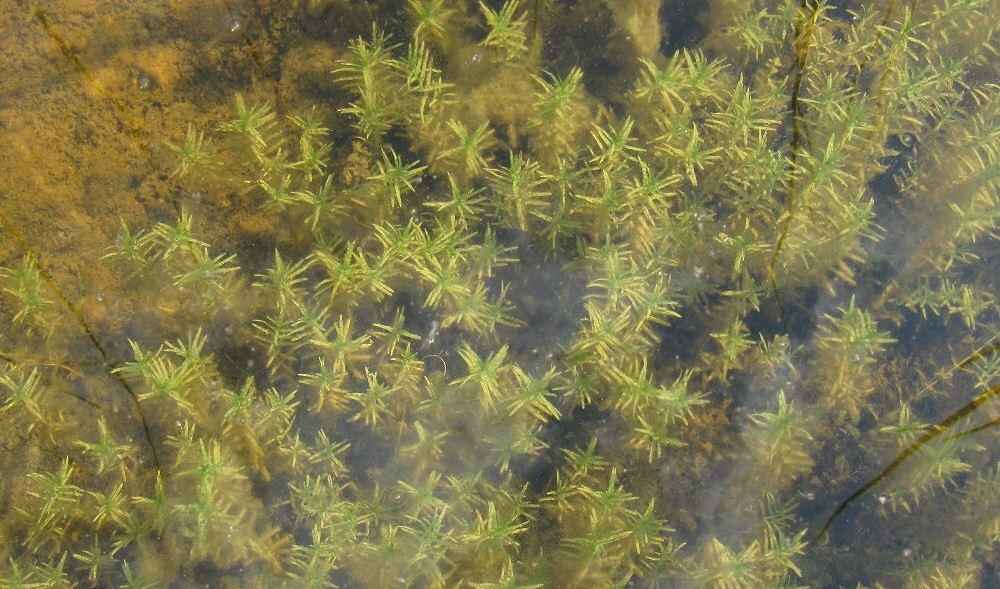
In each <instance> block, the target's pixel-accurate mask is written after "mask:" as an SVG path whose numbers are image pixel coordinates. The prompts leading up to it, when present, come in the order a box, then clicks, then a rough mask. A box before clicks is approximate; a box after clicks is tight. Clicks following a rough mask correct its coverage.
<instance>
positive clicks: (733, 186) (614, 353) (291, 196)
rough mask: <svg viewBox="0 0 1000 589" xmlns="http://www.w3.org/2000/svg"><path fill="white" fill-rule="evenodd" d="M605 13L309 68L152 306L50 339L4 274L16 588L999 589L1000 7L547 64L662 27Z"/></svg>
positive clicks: (143, 251) (473, 19) (22, 279)
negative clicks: (942, 586) (852, 543)
mask: <svg viewBox="0 0 1000 589" xmlns="http://www.w3.org/2000/svg"><path fill="white" fill-rule="evenodd" d="M591 4H593V6H590V5H588V4H587V3H576V4H573V5H572V6H571V5H569V4H567V5H566V6H562V5H559V4H558V3H551V2H532V3H526V2H518V1H511V2H503V3H501V2H479V3H476V4H475V5H473V3H446V2H437V1H430V2H424V1H416V0H410V1H408V2H407V3H406V4H405V5H404V4H403V3H401V2H397V3H389V4H387V5H386V8H390V7H395V8H398V9H399V10H400V11H402V12H403V13H405V14H406V17H405V18H404V19H403V20H402V22H397V21H393V23H394V24H386V25H385V26H381V25H373V24H372V23H371V22H367V21H366V22H364V23H363V24H362V25H358V24H357V23H355V24H347V25H345V26H349V27H353V29H352V30H353V32H352V33H351V35H352V36H353V38H351V39H350V40H346V39H341V38H339V37H337V36H336V35H334V36H332V37H330V38H327V37H323V38H322V39H319V38H317V39H313V41H314V42H315V43H317V44H319V45H324V44H336V45H335V46H333V47H329V48H330V49H331V52H330V53H329V54H328V55H327V59H329V63H327V62H324V64H323V66H322V67H323V69H324V72H326V73H324V74H323V75H322V78H323V80H324V84H325V85H321V87H322V88H323V89H324V90H323V94H322V96H313V97H312V98H313V102H319V104H317V105H316V106H313V105H311V104H306V103H305V101H304V99H302V98H301V97H299V96H295V97H294V98H292V97H284V98H285V99H283V100H278V99H277V98H275V99H273V100H264V99H263V98H262V97H263V94H264V93H263V92H261V91H260V88H256V87H254V88H250V89H244V90H242V91H241V92H239V93H236V98H235V114H232V115H225V116H223V115H217V114H216V115H210V116H214V117H215V120H212V121H201V122H200V123H199V124H198V125H194V124H192V125H191V126H189V127H188V128H187V129H188V130H187V134H186V139H185V142H184V143H183V144H182V145H180V146H174V145H172V144H168V148H169V152H170V153H171V154H172V155H173V156H174V157H175V159H176V168H175V170H176V171H175V172H174V174H173V175H172V176H169V175H167V174H163V176H165V177H167V181H168V182H171V183H173V184H172V187H174V188H176V192H177V194H178V195H180V196H179V198H180V199H181V202H179V203H178V206H177V207H176V209H175V210H174V211H173V217H172V218H170V217H168V218H163V217H161V216H157V217H156V221H155V222H153V223H151V224H150V225H151V226H150V227H149V228H147V229H139V228H136V227H135V223H134V222H128V223H126V222H125V221H122V223H121V230H120V236H119V239H118V240H117V241H116V242H115V244H114V245H110V244H109V246H110V247H109V249H108V253H107V255H106V256H105V258H106V260H107V262H108V265H109V267H110V270H109V271H110V272H113V273H114V275H115V276H116V278H118V279H120V284H121V285H124V286H120V287H115V286H114V285H112V286H111V287H112V288H115V291H116V292H115V295H116V296H118V297H120V298H121V300H122V301H123V307H122V308H123V309H125V311H123V313H126V314H127V315H128V316H127V317H124V318H120V319H119V318H117V316H116V317H115V318H114V320H112V321H107V322H106V323H107V325H102V326H101V327H100V329H97V328H94V329H92V328H90V327H89V324H88V323H87V322H86V321H85V320H83V319H79V320H77V321H75V322H66V321H59V322H58V325H59V328H60V329H62V328H63V327H65V325H66V324H67V323H69V324H70V325H71V326H80V327H81V330H82V331H83V332H85V333H83V334H78V336H75V337H67V338H64V339H62V340H59V339H58V338H52V337H51V334H52V333H53V330H54V326H55V325H56V324H57V320H59V319H65V317H64V315H67V314H68V315H74V316H79V317H82V314H80V313H78V312H76V311H74V309H76V306H75V304H74V302H73V301H72V300H71V299H70V298H69V297H66V296H62V295H61V294H60V292H61V291H59V290H58V289H57V288H55V285H54V284H53V283H52V282H51V280H50V279H49V278H48V277H47V275H46V274H45V273H44V272H43V269H44V268H45V266H44V265H42V264H40V263H39V261H38V260H39V259H40V258H38V257H33V256H31V255H29V254H28V253H25V255H24V257H22V258H21V262H20V265H17V263H16V262H15V263H14V265H13V267H12V268H5V269H4V270H3V271H2V273H0V275H2V279H3V281H4V293H5V294H6V296H5V297H4V307H3V308H2V311H3V312H4V313H5V314H6V316H8V317H9V318H10V319H11V320H12V321H11V322H10V323H11V325H10V326H9V328H8V331H9V333H10V334H16V335H17V337H16V338H14V337H11V338H9V339H7V338H5V340H4V341H9V342H11V343H10V345H9V346H8V347H9V349H7V348H5V349H4V350H3V353H2V354H0V360H2V362H3V363H4V366H2V367H0V394H2V395H3V397H2V403H3V404H2V406H0V419H2V420H3V422H2V423H3V425H8V424H17V425H19V426H20V428H19V429H18V430H17V431H18V432H20V434H19V435H20V436H21V437H20V438H17V437H12V438H10V439H9V440H7V442H6V443H8V444H10V445H11V447H15V448H17V449H19V450H20V449H23V448H33V449H34V451H33V452H28V453H27V454H28V455H29V459H28V460H26V461H25V463H24V464H23V465H20V466H17V468H18V469H19V470H16V473H17V475H16V476H20V477H21V478H22V479H23V483H21V487H19V488H20V489H22V490H23V492H22V493H21V494H20V495H21V496H20V497H18V498H15V499H14V500H12V502H11V503H10V507H9V508H7V511H6V512H4V513H5V514H6V515H8V516H10V517H8V518H4V519H5V524H4V527H3V528H2V529H0V533H2V535H3V537H4V538H11V539H12V541H11V543H10V547H9V548H5V550H6V552H5V553H4V554H3V556H4V557H5V564H4V565H3V567H2V572H0V575H2V577H0V578H3V579H5V581H4V582H5V583H7V584H10V585H11V586H17V585H22V586H23V585H26V584H40V585H41V586H60V584H61V585H71V584H73V583H77V584H80V583H89V584H93V585H98V584H100V585H107V586H114V585H120V586H137V585H138V586H170V585H171V584H172V583H176V582H189V581H190V582H198V583H203V584H217V585H226V584H229V585H236V584H240V585H243V586H282V585H284V586H294V587H303V586H307V587H328V586H372V587H382V586H412V587H460V586H473V587H542V586H544V587H596V586H612V587H616V586H617V587H625V586H679V587H761V586H795V585H797V584H803V585H810V586H839V585H845V586H846V585H851V586H854V585H857V584H858V583H861V584H863V585H866V586H876V585H878V584H879V583H881V584H883V585H884V586H888V585H892V584H900V583H902V584H903V585H906V584H909V585H912V586H920V584H924V585H928V584H932V583H937V582H939V581H943V580H945V579H951V580H953V581H956V582H958V583H966V584H974V583H979V584H981V585H983V586H987V585H989V583H990V581H991V579H990V578H989V575H990V574H991V573H990V571H989V568H988V567H987V566H985V565H984V562H985V561H986V558H984V555H988V554H991V553H992V551H993V550H995V546H996V543H997V541H998V540H1000V538H998V534H997V533H996V529H998V527H997V522H996V521H995V520H996V519H997V518H996V517H993V516H984V517H977V516H976V515H975V514H976V513H986V514H991V513H995V512H996V511H997V510H996V509H995V508H996V506H997V505H998V504H1000V502H998V500H997V489H998V488H1000V486H998V483H997V479H998V475H997V467H996V462H997V456H996V441H997V439H996V436H997V435H998V433H997V432H998V430H997V429H996V428H995V427H993V426H994V425H995V424H996V422H997V420H996V418H995V417H994V416H993V412H995V407H994V403H993V401H994V397H995V395H996V391H997V388H996V387H997V386H998V385H997V383H996V382H995V381H996V378H997V375H998V372H1000V369H998V368H997V363H998V360H997V359H996V358H997V357H998V356H1000V355H998V354H996V353H995V352H996V346H995V345H994V344H992V343H986V344H984V343H983V342H984V341H986V342H993V341H995V335H993V334H994V333H995V330H996V329H997V316H996V314H997V308H996V301H995V297H994V296H993V295H992V294H991V293H992V291H993V290H994V287H995V281H994V279H993V278H992V276H991V275H990V273H989V272H988V265H987V264H989V263H990V262H991V261H992V260H993V258H995V255H994V253H993V252H992V250H991V248H993V247H995V245H996V239H997V229H996V222H997V220H998V219H997V215H996V214H995V210H996V204H997V203H996V190H997V174H996V173H995V172H996V165H995V164H996V157H997V153H1000V149H998V148H997V142H998V140H1000V133H998V132H997V128H998V123H997V120H998V114H997V113H998V111H997V104H998V102H997V100H996V93H997V88H996V86H994V85H991V84H990V83H988V82H984V81H983V80H985V79H987V78H988V75H989V73H990V72H995V67H996V65H995V59H994V58H993V57H991V52H995V50H996V41H995V40H994V39H993V38H992V36H991V35H992V31H993V30H994V29H995V28H996V26H997V17H996V16H995V15H994V14H993V12H995V11H990V10H989V8H990V6H989V4H988V3H985V2H976V1H971V2H952V1H949V0H944V1H940V2H931V3H927V4H925V3H921V4H920V5H918V4H917V3H913V2H910V3H900V2H882V3H875V4H873V5H871V6H868V7H865V8H858V9H857V10H856V11H854V12H851V11H850V10H848V9H846V8H835V7H834V6H832V5H830V4H828V3H825V2H816V3H813V2H804V3H792V2H785V3H773V2H753V3H750V4H747V3H745V2H732V1H728V0H718V1H715V2H711V3H708V4H706V6H704V7H703V8H702V9H701V12H700V13H699V14H700V16H699V18H701V19H702V20H703V22H704V23H705V24H706V28H705V33H704V34H705V37H704V38H703V39H685V40H683V41H677V43H678V44H679V45H677V46H678V47H680V48H679V49H676V50H674V49H671V54H670V55H661V54H659V53H658V50H657V49H656V48H651V47H650V46H649V39H650V38H653V37H656V38H660V37H659V34H657V35H655V36H651V35H646V36H644V37H643V39H641V40H640V39H635V40H633V41H630V40H629V39H628V38H627V37H628V35H624V37H625V38H623V39H621V40H618V41H615V42H616V43H619V42H620V43H621V44H620V45H615V47H616V48H617V49H618V50H617V52H616V53H623V54H624V55H620V56H619V55H616V56H614V60H612V61H610V62H609V65H615V66H619V67H618V69H617V70H615V69H614V68H609V70H614V71H609V72H604V71H602V69H601V68H598V67H593V66H592V63H590V62H586V61H585V60H584V61H580V62H579V63H578V62H575V61H574V62H573V63H566V62H564V61H562V58H560V57H555V56H553V55H551V54H550V53H549V50H548V49H547V48H548V47H550V43H553V44H554V43H556V42H557V41H559V42H562V40H560V39H559V37H567V38H568V39H567V40H566V42H580V41H581V40H580V39H577V36H578V35H579V34H580V33H576V32H567V30H568V29H567V28H565V27H566V26H568V25H567V23H571V22H575V21H574V19H577V20H579V22H580V23H586V22H594V21H595V20H596V21H599V23H601V24H610V23H612V22H613V20H614V19H619V20H621V19H625V20H627V19H628V18H631V17H629V16H628V15H629V14H633V13H634V14H647V15H648V14H652V13H650V12H648V11H649V10H651V8H650V7H651V6H653V5H654V4H656V5H657V6H658V4H657V3H639V2H635V3H632V2H630V3H623V6H624V5H625V4H627V6H624V8H623V7H619V6H617V5H616V7H612V8H607V9H606V8H604V7H603V6H604V5H602V4H601V3H591ZM595 7H597V8H595ZM263 8H264V7H262V9H263ZM625 8H627V9H628V10H625ZM288 10H289V11H291V13H292V14H294V13H295V10H296V9H295V8H292V7H289V8H288ZM330 10H333V8H330ZM629 11H631V12H629ZM609 13H610V14H609ZM267 16H268V17H269V18H273V19H274V22H278V20H279V18H278V16H279V15H278V14H276V13H274V12H268V14H267ZM284 18H287V16H285V17H284ZM357 18H362V17H357ZM601 19H605V20H606V22H605V21H601ZM607 19H612V20H607ZM261 20H262V22H267V21H268V19H261ZM649 20H650V21H651V22H658V19H652V18H650V19H649ZM983 23H986V24H987V25H988V26H986V25H983ZM640 24H642V23H638V22H631V24H630V25H629V26H630V28H629V31H634V32H635V31H641V30H644V29H642V28H641V27H639V25H640ZM974 24H975V25H977V26H973V25H974ZM407 27H409V28H408V29H406V28H407ZM991 27H992V28H991ZM403 29H406V30H403ZM657 32H658V33H660V32H662V31H659V29H658V31H657ZM355 35H356V36H355ZM411 37H412V38H411ZM587 42H588V43H592V42H593V39H589V40H587ZM681 45H685V46H683V47H681ZM324 46H325V45H324ZM657 46H658V44H657ZM625 47H628V48H629V49H630V50H624V49H623V48H625ZM574 51H581V52H585V49H583V48H582V45H581V47H575V49H574ZM609 59H610V58H609ZM619 60H620V61H619ZM289 69H291V68H289ZM609 87H610V88H615V89H619V90H623V91H620V92H616V93H614V97H611V96H610V93H609V92H608V90H607V88H609ZM602 88H603V89H604V90H601V89H602ZM271 104H273V105H274V106H273V107H272V106H270V105H271ZM207 116H209V115H207ZM218 119H221V120H222V121H223V122H221V123H220V122H218ZM200 127H204V128H205V129H207V130H206V131H198V130H197V129H198V128H200ZM212 129H214V131H213V130H212ZM209 164H211V165H209ZM202 191H204V194H203V193H202ZM195 192H197V194H198V196H197V198H196V197H195V194H194V193H195ZM206 194H207V195H208V196H207V197H206V196H205V195H206ZM216 197H218V198H216ZM231 198H239V199H241V200H240V202H241V205H240V206H241V209H243V208H245V209H246V210H245V211H243V212H245V213H246V214H247V215H248V216H249V217H250V220H248V217H241V218H240V220H239V221H236V220H233V219H231V217H234V215H230V214H228V213H229V212H230V211H228V210H227V209H225V207H226V206H228V205H226V204H225V201H226V200H227V199H231ZM222 212H226V214H220V213H222ZM240 223H243V224H245V225H239V229H237V228H236V227H237V225H238V224H240ZM244 227H255V229H254V231H255V233H253V235H252V238H249V239H248V238H247V237H246V236H245V235H244V234H243V233H242V228H244ZM248 242H252V244H253V245H248ZM7 334H8V332H4V335H5V336H6V335H7ZM83 336H86V337H83ZM84 340H87V341H89V342H91V343H90V344H88V343H87V341H84ZM91 347H96V348H97V349H98V350H100V355H101V356H102V359H101V360H100V361H97V362H93V361H89V360H84V361H80V362H77V361H76V359H77V358H79V357H80V354H81V353H82V352H81V351H82V350H87V349H91ZM969 349H973V350H978V351H976V352H974V353H973V354H971V355H969V354H968V353H967V352H966V353H965V354H962V353H961V350H969ZM942 350H943V351H946V353H942ZM953 355H954V356H957V357H958V358H965V360H958V361H955V360H953V359H952V358H951V356H953ZM84 358H89V357H87V356H84ZM970 399H971V400H970ZM67 404H68V405H67ZM935 424H936V425H935ZM894 457H895V461H893V459H894ZM886 464H889V466H888V468H887V467H886ZM12 468H13V465H12ZM860 513H863V514H864V515H863V516H861V515H859V514H860ZM941 515H945V516H948V517H947V518H943V517H939V516H941ZM824 517H826V518H828V519H827V520H826V521H825V522H824V521H822V520H823V518H824ZM938 519H940V520H941V521H947V522H948V523H947V525H935V526H930V525H929V523H930V522H933V521H937V520H938ZM869 522H875V523H869ZM932 528H933V533H927V531H928V530H930V529H932ZM848 537H862V538H872V539H873V540H874V541H877V542H879V543H881V544H882V545H898V542H903V543H907V544H908V546H907V549H908V550H911V552H910V554H911V555H912V554H914V553H917V552H919V554H917V556H916V557H912V556H906V555H905V554H891V555H890V554H887V553H885V552H884V551H881V550H879V549H878V547H873V546H867V545H862V546H859V547H857V548H856V550H857V551H859V552H862V553H863V556H864V558H859V559H858V561H856V562H854V561H852V562H847V561H846V560H844V559H845V556H844V555H845V554H846V553H847V551H845V550H844V549H843V547H844V546H846V545H847V544H848V543H849V540H848V539H847V538H848ZM890 537H891V538H892V540H891V541H890ZM918 538H919V541H918V540H917V539H918ZM909 544H912V545H913V546H912V548H911V547H909ZM908 559H909V560H908ZM862 561H864V562H862ZM865 562H873V563H878V565H877V567H878V570H875V565H872V566H869V565H867V564H865Z"/></svg>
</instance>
